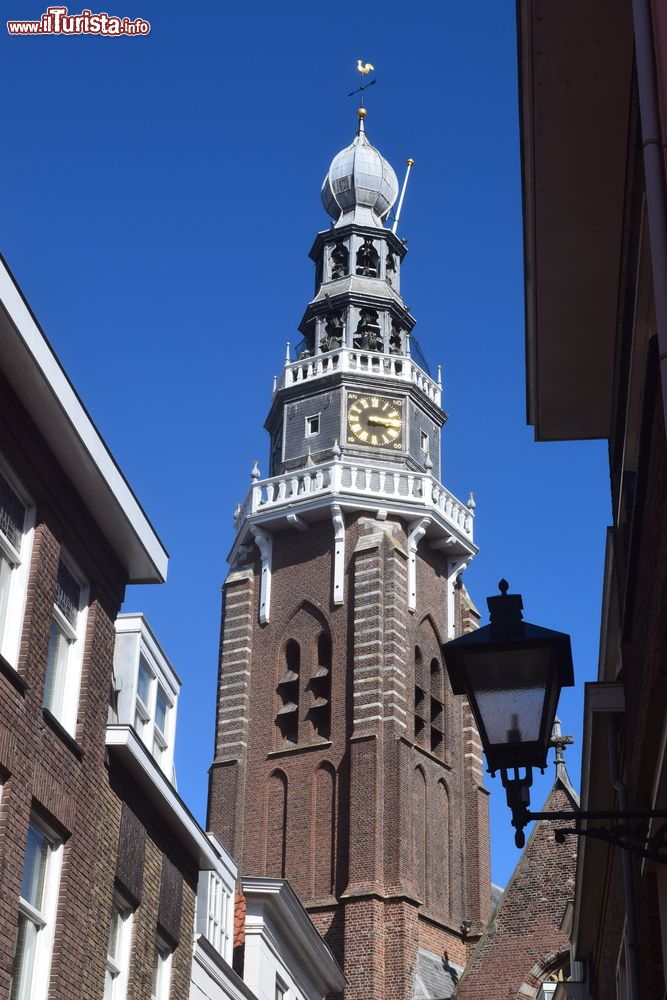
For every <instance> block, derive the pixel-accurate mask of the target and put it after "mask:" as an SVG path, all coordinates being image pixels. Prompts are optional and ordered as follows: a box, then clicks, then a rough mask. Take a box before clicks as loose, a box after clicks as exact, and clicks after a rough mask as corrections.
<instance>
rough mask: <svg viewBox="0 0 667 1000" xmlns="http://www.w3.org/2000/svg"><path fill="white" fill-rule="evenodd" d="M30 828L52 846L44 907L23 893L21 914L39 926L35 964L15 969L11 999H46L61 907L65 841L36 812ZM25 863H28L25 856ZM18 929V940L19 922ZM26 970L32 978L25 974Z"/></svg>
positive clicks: (48, 857) (20, 915)
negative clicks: (60, 890)
mask: <svg viewBox="0 0 667 1000" xmlns="http://www.w3.org/2000/svg"><path fill="white" fill-rule="evenodd" d="M30 828H34V829H35V830H37V831H38V833H39V834H40V835H41V836H42V837H43V838H44V839H45V840H46V842H47V844H48V848H49V850H48V855H47V858H46V865H45V870H44V883H43V888H42V899H41V905H40V907H39V908H37V907H35V906H33V905H32V904H31V903H30V902H29V901H28V900H27V899H24V898H23V897H22V896H19V917H23V918H24V919H25V920H27V921H29V922H30V923H32V924H33V926H34V927H36V928H37V934H36V943H35V952H34V958H33V962H32V968H31V969H23V970H12V984H11V988H10V997H11V1000H46V998H47V995H48V991H49V979H50V976H51V959H52V956H53V939H54V931H55V923H56V913H57V909H58V890H59V887H60V873H61V870H62V859H63V843H62V839H61V838H60V837H58V835H57V834H56V833H54V831H53V830H51V829H50V828H49V827H48V826H47V825H46V824H45V823H44V822H43V821H42V820H41V819H40V818H39V817H37V816H35V815H32V816H31V818H30V827H29V828H28V833H29V832H30ZM27 842H28V838H27V837H26V846H27ZM23 864H24V867H25V856H24V859H23ZM16 933H17V941H18V924H17V929H16ZM17 971H21V973H22V980H21V981H19V982H18V984H17V985H15V983H16V974H17ZM26 974H27V975H28V976H29V978H23V976H25V975H26Z"/></svg>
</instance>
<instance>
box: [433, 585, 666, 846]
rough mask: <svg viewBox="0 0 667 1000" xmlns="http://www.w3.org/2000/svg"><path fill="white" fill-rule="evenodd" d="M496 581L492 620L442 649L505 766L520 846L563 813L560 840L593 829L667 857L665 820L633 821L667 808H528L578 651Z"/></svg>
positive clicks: (489, 750) (489, 752)
mask: <svg viewBox="0 0 667 1000" xmlns="http://www.w3.org/2000/svg"><path fill="white" fill-rule="evenodd" d="M498 586H499V588H500V597H488V598H487V604H488V606H489V614H490V617H491V623H490V625H485V626H484V627H483V628H480V629H476V630H475V631H474V632H469V633H468V634H467V635H462V636H459V638H458V639H452V640H451V642H447V643H445V645H444V646H443V654H444V660H445V665H446V667H447V672H448V673H449V679H450V681H451V685H452V691H453V692H454V694H463V695H465V696H466V698H467V699H468V703H469V704H470V708H471V710H472V712H473V715H474V716H475V720H476V722H477V728H478V730H479V735H480V739H481V741H482V746H483V748H484V753H485V754H486V761H487V765H488V769H489V771H490V773H491V775H492V776H493V775H495V773H496V771H500V776H501V779H502V783H503V787H504V789H505V792H506V794H507V804H508V806H509V807H510V809H511V811H512V826H513V827H514V829H515V834H514V842H515V843H516V846H517V847H523V846H524V844H525V842H526V838H525V835H524V832H523V831H524V828H525V827H526V825H527V824H528V823H530V822H531V821H532V820H550V821H558V820H562V821H565V822H572V823H574V826H567V827H562V828H557V829H555V830H554V836H555V839H556V842H557V843H559V844H562V843H564V842H565V838H566V837H567V836H569V835H574V836H576V837H592V838H594V839H596V840H602V841H604V842H605V843H608V844H612V845H613V846H615V847H620V848H622V849H623V850H625V851H630V852H631V853H632V854H635V855H637V856H638V857H641V858H648V859H649V860H651V861H657V862H659V863H660V864H667V823H663V824H662V826H660V827H659V828H658V829H657V830H656V831H655V832H654V833H650V831H649V826H648V825H647V824H646V823H645V822H641V823H639V824H635V823H634V822H631V821H634V820H642V821H645V820H653V819H667V810H664V809H663V810H660V809H649V810H646V809H624V810H622V811H619V810H612V811H611V812H606V811H605V812H595V811H593V812H590V811H586V810H582V809H574V810H570V811H561V812H531V811H530V809H529V808H528V807H529V805H530V787H531V785H532V783H533V768H534V767H539V769H540V770H541V771H544V768H545V767H546V764H547V751H548V750H549V748H550V746H554V745H556V746H558V741H556V742H554V741H552V730H553V725H554V719H555V717H556V707H557V705H558V698H559V696H560V690H561V688H562V687H571V686H572V685H573V684H574V670H573V667H572V651H571V648H570V637H569V635H566V633H564V632H554V631H553V630H552V629H548V628H542V627H541V626H540V625H530V624H529V623H528V622H524V621H523V616H522V614H521V612H522V610H523V601H522V600H521V595H520V594H508V593H507V591H508V590H509V584H508V583H507V581H506V580H501V581H500V583H499V585H498ZM591 820H593V821H595V822H596V824H597V821H599V820H613V821H614V825H613V826H611V827H607V826H604V827H601V826H598V825H590V824H589V821H591ZM619 821H622V822H619ZM649 834H650V835H649Z"/></svg>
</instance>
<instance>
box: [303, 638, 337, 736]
mask: <svg viewBox="0 0 667 1000" xmlns="http://www.w3.org/2000/svg"><path fill="white" fill-rule="evenodd" d="M308 687H309V688H310V692H311V701H310V708H309V710H308V715H309V717H310V720H311V722H312V725H313V730H314V735H315V736H318V737H320V739H325V740H328V739H329V737H330V736H331V639H330V638H329V636H328V635H327V634H326V633H325V632H322V633H321V634H320V635H319V636H318V639H317V663H316V664H315V665H314V669H313V674H312V677H311V679H310V683H309V685H308Z"/></svg>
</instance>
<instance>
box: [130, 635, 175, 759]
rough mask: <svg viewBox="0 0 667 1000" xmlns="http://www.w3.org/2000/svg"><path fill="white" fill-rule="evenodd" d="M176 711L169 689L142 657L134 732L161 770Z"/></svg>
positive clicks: (138, 676)
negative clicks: (173, 712)
mask: <svg viewBox="0 0 667 1000" xmlns="http://www.w3.org/2000/svg"><path fill="white" fill-rule="evenodd" d="M172 707H173V703H172V700H171V698H170V697H169V695H168V694H167V691H166V688H165V687H164V686H163V685H162V684H161V683H160V681H159V680H158V679H157V676H156V673H155V672H154V671H153V669H152V667H150V666H149V664H148V661H147V660H146V658H145V657H144V656H143V655H142V656H140V657H139V670H138V672H137V697H136V703H135V709H134V728H135V729H136V731H137V735H138V736H140V737H141V739H142V741H143V742H144V743H145V744H146V746H147V747H148V748H149V750H150V751H151V753H152V754H153V757H154V758H155V760H156V761H157V763H158V764H159V765H160V767H163V765H164V764H165V762H166V758H167V751H168V749H169V741H170V739H171V709H172Z"/></svg>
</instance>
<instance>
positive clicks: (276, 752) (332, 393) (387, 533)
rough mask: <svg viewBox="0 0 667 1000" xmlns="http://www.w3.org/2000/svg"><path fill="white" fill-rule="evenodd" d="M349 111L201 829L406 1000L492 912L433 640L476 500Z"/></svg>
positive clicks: (391, 182)
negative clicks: (453, 488) (443, 476)
mask: <svg viewBox="0 0 667 1000" xmlns="http://www.w3.org/2000/svg"><path fill="white" fill-rule="evenodd" d="M364 118H365V112H364V111H363V109H362V110H361V111H360V113H359V131H358V133H357V136H356V138H355V140H354V142H353V143H352V145H351V146H350V147H348V148H347V149H346V150H343V151H342V152H341V153H339V154H338V156H337V157H336V158H335V159H334V161H333V163H332V166H331V169H330V171H329V174H328V175H327V178H326V179H325V184H324V187H323V201H324V204H325V207H326V208H327V210H328V211H329V213H330V214H331V215H332V217H333V219H334V224H333V225H332V228H331V229H330V230H329V231H326V232H323V233H320V234H319V235H318V237H317V239H316V241H315V244H314V246H313V249H312V251H311V257H312V259H313V260H314V262H315V267H316V289H315V297H314V299H313V300H312V302H311V303H310V304H309V306H308V308H307V310H306V313H305V315H304V319H303V321H302V324H301V327H300V329H301V332H302V333H303V338H304V339H303V342H302V343H301V344H300V345H299V346H298V348H297V351H296V359H294V360H293V359H292V358H288V360H287V362H286V365H285V369H284V371H283V374H282V375H281V377H280V379H279V380H278V382H277V385H276V387H275V391H274V396H273V402H272V406H271V409H270V412H269V416H268V418H267V422H266V427H267V430H268V432H269V435H270V438H271V459H270V478H269V479H265V480H262V479H261V474H260V471H259V468H258V467H257V465H256V466H255V468H254V469H253V473H252V484H251V489H250V493H249V495H248V497H247V499H246V500H245V502H244V503H243V504H242V505H239V508H238V509H237V512H236V516H235V523H236V529H237V533H236V540H235V543H234V547H233V549H232V552H231V555H230V564H231V571H230V573H229V575H228V577H227V580H226V581H225V586H224V596H223V612H222V634H221V654H220V670H219V690H218V709H217V720H216V739H215V759H214V761H213V765H212V768H211V776H210V792H209V809H208V826H209V828H210V829H211V830H212V831H213V832H214V833H215V834H216V836H218V837H219V839H220V840H221V842H222V843H223V844H224V845H225V847H226V848H227V849H228V850H229V851H230V852H231V853H232V854H233V855H234V857H235V858H236V859H237V861H238V863H239V866H240V868H241V871H242V873H244V874H245V873H248V874H260V875H267V876H273V877H278V878H282V877H285V878H287V879H288V880H289V881H290V883H291V885H292V886H293V888H294V889H295V890H296V892H297V893H298V895H299V898H300V899H301V901H302V902H303V903H304V904H305V906H306V908H307V910H308V912H309V913H310V915H311V917H312V919H313V920H314V921H315V924H316V926H317V927H318V928H319V930H320V931H321V933H322V934H323V936H324V938H325V940H326V941H327V943H328V944H329V945H330V946H331V948H332V949H333V951H334V954H335V955H336V956H337V958H338V960H339V962H340V963H341V965H342V967H343V969H344V971H345V975H346V977H347V979H348V984H349V985H348V987H347V989H346V990H345V996H346V998H349V1000H357V998H359V1000H361V998H363V1000H372V998H377V1000H380V998H382V1000H408V998H412V996H413V993H414V991H415V988H416V987H415V983H416V981H417V979H418V977H419V966H420V961H421V962H423V961H429V960H434V961H435V962H436V963H437V964H438V965H439V968H440V978H441V981H442V984H441V985H442V990H446V992H443V993H438V994H433V995H438V996H440V995H447V996H449V995H451V993H452V991H453V988H454V979H453V978H452V977H451V976H450V975H449V974H448V972H447V968H448V967H449V965H448V963H451V969H452V971H455V969H456V968H458V969H459V970H460V969H461V968H462V967H463V965H464V964H465V959H466V943H465V941H464V934H463V932H462V925H463V921H468V922H469V926H470V932H471V936H472V938H473V940H474V939H475V938H476V936H478V935H479V934H480V933H481V931H482V928H483V927H484V925H485V922H486V920H487V918H488V915H489V911H490V898H491V886H490V871H489V832H488V805H487V793H486V790H485V789H484V787H483V779H482V761H481V750H480V747H479V741H478V738H477V733H476V731H475V728H474V723H473V721H472V718H471V716H470V713H469V711H468V709H467V706H466V704H465V702H464V701H463V700H462V699H461V698H455V697H454V696H453V695H452V692H451V689H450V687H449V681H448V678H447V676H446V673H445V671H444V669H443V661H442V645H443V643H444V642H446V641H447V639H448V638H451V637H453V636H454V635H456V634H459V632H460V631H461V630H462V629H463V628H464V627H465V628H471V627H475V624H476V619H477V614H476V611H475V609H474V607H473V606H472V604H471V602H470V601H469V599H468V597H467V594H466V591H465V588H464V587H463V585H462V583H461V578H460V574H461V571H462V570H463V569H464V568H465V565H466V564H467V562H468V561H469V560H470V559H471V558H472V557H473V555H474V553H475V551H476V549H475V546H474V543H473V537H472V524H473V507H474V504H473V503H472V499H471V501H470V502H469V503H468V505H465V504H462V503H460V502H459V501H458V500H457V499H456V498H455V497H453V496H452V495H451V494H450V493H449V492H448V491H447V490H446V489H445V487H444V486H442V484H441V483H440V481H439V479H438V478H437V477H438V475H439V469H440V455H439V444H440V430H441V427H442V424H443V423H444V420H445V414H444V412H443V411H442V409H441V407H440V402H441V392H442V389H441V385H440V381H439V379H438V380H435V379H433V378H431V376H430V375H429V373H428V372H427V371H426V370H425V362H423V361H420V362H419V363H417V362H416V361H415V357H417V356H419V357H420V355H419V354H418V348H417V345H416V341H415V340H414V337H413V336H412V328H413V325H414V320H413V319H412V317H411V316H410V314H409V312H408V310H407V308H406V307H405V305H404V302H403V299H402V298H401V295H400V269H401V265H402V261H403V258H404V256H405V252H406V250H405V245H404V243H403V242H402V241H401V240H399V239H398V238H397V237H396V236H395V234H394V233H393V232H392V231H391V230H390V229H388V228H385V226H384V220H385V219H386V217H387V214H388V212H389V210H390V208H391V205H392V203H393V201H394V199H395V198H396V195H397V193H398V188H397V182H396V177H395V175H394V173H393V170H392V169H391V167H390V166H389V164H387V162H386V161H385V160H383V159H382V157H381V156H380V154H379V153H378V152H377V150H375V149H374V147H372V146H371V145H370V143H369V142H368V140H367V138H366V134H365V126H364ZM444 954H446V955H447V956H448V957H447V958H446V959H445V960H444V962H443V959H442V956H443V955H444ZM454 978H455V977H454ZM420 995H423V994H420Z"/></svg>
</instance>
